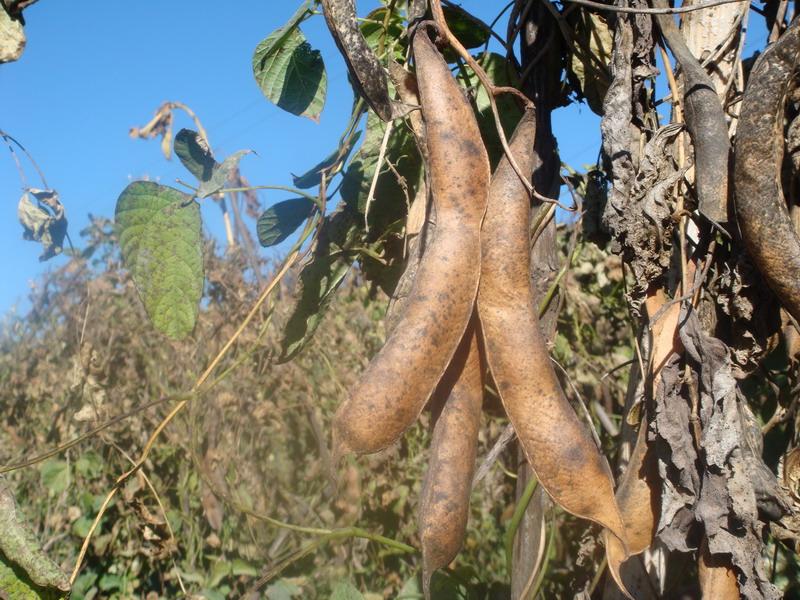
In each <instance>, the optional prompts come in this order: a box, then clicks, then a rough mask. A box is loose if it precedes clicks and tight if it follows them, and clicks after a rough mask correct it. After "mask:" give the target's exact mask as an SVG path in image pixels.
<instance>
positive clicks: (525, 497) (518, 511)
mask: <svg viewBox="0 0 800 600" xmlns="http://www.w3.org/2000/svg"><path fill="white" fill-rule="evenodd" d="M538 483H539V480H538V479H536V478H533V479H531V480H530V481H529V482H528V485H526V486H525V490H524V491H523V492H522V496H520V498H519V502H517V506H516V507H515V508H514V515H513V516H512V517H511V522H510V523H509V524H508V531H506V534H505V540H504V541H505V548H506V568H507V569H508V572H509V573H511V570H512V566H513V565H512V563H513V560H512V557H513V555H514V537H515V536H516V535H517V530H518V529H519V524H520V523H521V522H522V517H523V516H524V515H525V511H526V510H527V508H528V504H530V502H531V498H532V497H533V492H534V491H535V490H536V484H538Z"/></svg>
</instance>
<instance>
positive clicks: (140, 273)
mask: <svg viewBox="0 0 800 600" xmlns="http://www.w3.org/2000/svg"><path fill="white" fill-rule="evenodd" d="M116 228H117V236H118V239H119V245H120V249H121V251H122V259H123V261H124V263H125V266H126V267H127V269H128V270H129V271H130V272H131V276H132V277H133V282H134V284H135V285H136V289H137V290H138V291H139V296H140V297H141V299H142V302H143V303H144V307H145V310H146V311H147V315H148V316H149V317H150V320H151V321H152V322H153V325H154V326H155V327H156V329H158V330H159V331H161V332H163V333H164V334H166V335H167V336H168V337H170V338H173V339H180V338H182V337H184V336H186V335H188V334H189V333H191V331H192V329H193V328H194V324H195V321H196V320H197V311H198V306H199V303H200V298H201V297H202V295H203V255H202V239H201V221H200V207H199V206H198V205H197V203H196V202H194V201H192V198H191V196H189V195H187V194H184V193H183V192H181V191H179V190H176V189H174V188H171V187H166V186H163V185H159V184H157V183H153V182H151V181H135V182H134V183H131V184H130V185H129V186H128V187H126V188H125V190H123V192H122V194H120V196H119V199H118V200H117V208H116Z"/></svg>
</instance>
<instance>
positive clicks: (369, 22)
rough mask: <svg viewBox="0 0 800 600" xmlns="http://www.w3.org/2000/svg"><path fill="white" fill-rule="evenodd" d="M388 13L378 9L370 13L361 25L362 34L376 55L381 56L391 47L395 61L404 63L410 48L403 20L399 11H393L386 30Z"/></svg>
mask: <svg viewBox="0 0 800 600" xmlns="http://www.w3.org/2000/svg"><path fill="white" fill-rule="evenodd" d="M386 11H387V9H386V8H376V9H375V10H373V11H372V12H371V13H369V14H368V15H367V17H366V18H365V19H364V21H363V22H362V23H361V34H362V35H363V36H364V39H365V40H366V41H367V45H368V46H369V47H370V48H372V51H373V52H375V54H376V55H378V56H380V55H381V54H382V53H384V52H385V50H386V48H387V47H391V48H392V49H393V50H394V53H393V54H394V59H395V60H397V61H398V62H403V61H404V59H405V56H406V49H407V48H408V38H407V37H406V36H405V31H406V30H405V25H404V23H403V18H402V17H401V16H400V13H399V12H398V11H392V13H391V15H389V21H388V22H387V23H386V28H385V29H384V26H383V24H384V22H385V21H386ZM381 42H383V48H381Z"/></svg>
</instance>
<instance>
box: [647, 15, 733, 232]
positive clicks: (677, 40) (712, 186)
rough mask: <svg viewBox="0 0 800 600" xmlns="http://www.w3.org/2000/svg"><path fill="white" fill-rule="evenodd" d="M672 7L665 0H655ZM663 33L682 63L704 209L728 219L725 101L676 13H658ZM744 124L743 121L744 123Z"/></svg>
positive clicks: (707, 213) (712, 215)
mask: <svg viewBox="0 0 800 600" xmlns="http://www.w3.org/2000/svg"><path fill="white" fill-rule="evenodd" d="M652 5H653V6H655V7H658V8H669V5H668V3H667V2H666V1H665V0H653V1H652ZM656 20H657V21H658V26H659V28H660V29H661V34H662V35H663V36H664V39H665V40H666V41H667V44H668V45H669V48H670V50H672V54H674V55H675V58H677V59H678V62H679V63H680V65H681V72H682V73H683V77H684V86H683V89H684V92H683V104H684V110H685V114H686V126H687V128H688V129H689V134H690V135H691V136H692V144H693V145H694V155H695V184H696V186H697V200H698V204H699V208H700V212H701V213H702V214H703V215H704V216H705V217H707V218H708V219H710V220H712V221H714V222H715V223H727V221H728V161H729V155H730V147H731V144H730V140H729V139H728V125H727V123H726V122H725V112H724V111H723V109H722V102H721V101H720V99H719V96H718V95H717V92H716V90H715V89H714V82H713V81H712V80H711V77H710V76H709V75H708V73H707V72H706V70H705V68H703V66H702V65H701V64H700V61H698V60H697V58H695V56H694V54H692V51H691V50H690V49H689V46H687V45H686V40H685V39H684V37H683V34H682V33H681V31H680V29H678V26H677V25H676V24H675V19H674V17H673V16H672V15H656ZM740 126H741V125H740Z"/></svg>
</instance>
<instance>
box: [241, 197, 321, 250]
mask: <svg viewBox="0 0 800 600" xmlns="http://www.w3.org/2000/svg"><path fill="white" fill-rule="evenodd" d="M314 206H315V204H314V202H313V201H312V200H309V199H308V198H292V199H291V200H284V201H283V202H277V203H275V204H273V205H272V206H270V207H269V208H268V209H267V210H265V211H264V212H263V213H261V216H260V217H258V223H256V232H257V233H258V241H259V242H261V245H262V246H264V247H265V248H266V247H268V246H274V245H275V244H280V243H281V242H282V241H283V240H285V239H286V238H287V237H289V236H290V235H291V234H292V233H294V231H295V230H296V229H297V228H298V227H300V225H301V224H302V223H303V221H305V220H306V219H307V218H308V217H309V214H310V212H311V208H312V207H314Z"/></svg>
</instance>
